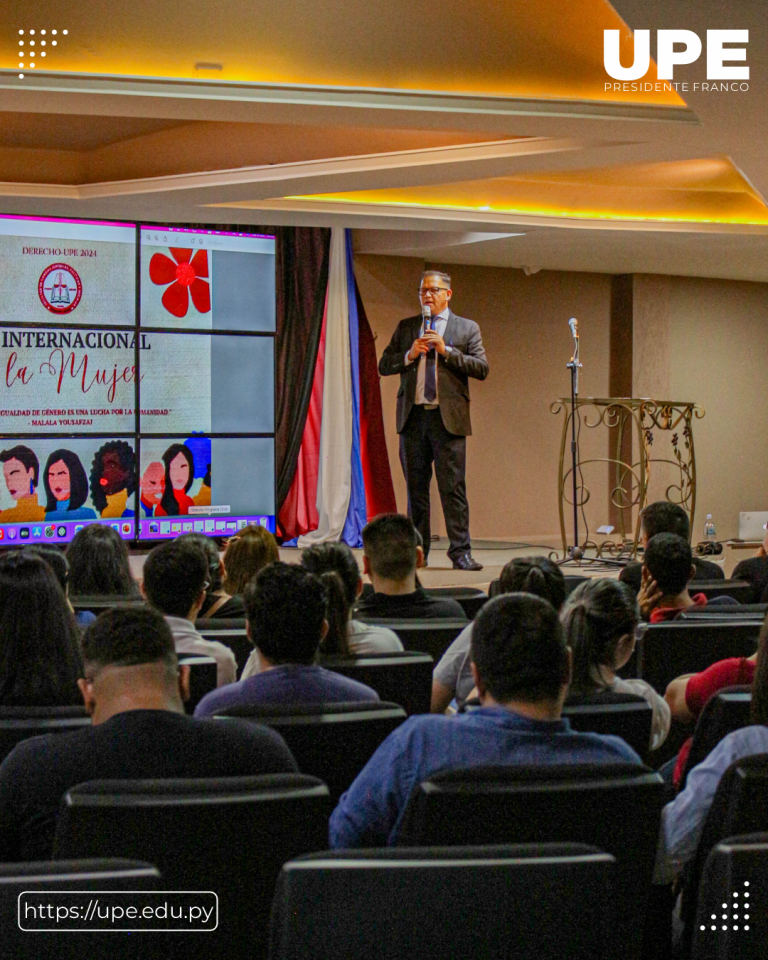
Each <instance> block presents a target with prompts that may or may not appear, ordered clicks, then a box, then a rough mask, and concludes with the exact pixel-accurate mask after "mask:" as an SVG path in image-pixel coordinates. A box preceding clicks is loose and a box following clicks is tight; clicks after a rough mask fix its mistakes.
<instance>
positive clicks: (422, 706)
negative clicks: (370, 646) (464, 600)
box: [321, 650, 435, 716]
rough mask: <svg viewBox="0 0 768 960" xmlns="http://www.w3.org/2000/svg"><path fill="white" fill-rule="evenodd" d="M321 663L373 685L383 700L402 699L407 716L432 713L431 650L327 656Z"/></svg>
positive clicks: (401, 704)
mask: <svg viewBox="0 0 768 960" xmlns="http://www.w3.org/2000/svg"><path fill="white" fill-rule="evenodd" d="M321 663H322V666H324V667H327V669H328V670H333V671H335V672H336V673H341V674H343V675H344V676H345V677H350V678H351V679H352V680H359V681H360V683H365V684H367V685H368V686H369V687H372V688H373V689H374V690H375V691H376V693H378V695H379V697H381V699H382V700H386V701H387V702H389V703H399V704H400V706H401V707H402V708H403V709H404V710H405V712H406V713H407V714H408V716H411V715H412V714H414V713H429V706H430V700H431V696H432V670H433V669H434V666H435V661H434V660H433V659H432V657H431V656H430V655H429V654H428V653H417V652H416V651H414V650H404V651H403V652H402V653H373V654H365V655H363V656H359V657H325V658H324V659H323V660H322V661H321Z"/></svg>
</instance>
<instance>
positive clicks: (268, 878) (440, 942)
mask: <svg viewBox="0 0 768 960" xmlns="http://www.w3.org/2000/svg"><path fill="white" fill-rule="evenodd" d="M662 789H663V787H662V783H661V779H660V777H659V776H658V775H657V774H655V773H653V772H652V771H650V770H647V769H643V768H632V767H626V766H617V767H605V766H595V767H591V766H575V767H574V766H569V767H561V768H549V769H547V770H542V769H541V768H501V769H498V768H477V769H474V770H463V771H452V772H445V773H441V774H437V775H435V776H433V777H431V778H430V779H429V780H427V781H426V782H425V783H423V784H421V786H420V787H419V789H418V790H417V791H415V793H414V795H413V797H412V798H411V801H410V803H409V806H408V809H407V811H406V816H405V820H404V824H403V830H402V832H401V835H400V842H399V845H398V847H397V848H395V849H389V850H386V851H382V850H366V851H338V852H335V853H329V852H318V851H323V850H324V848H325V845H326V829H327V817H328V813H329V811H330V807H331V798H330V794H329V790H328V788H327V786H326V785H325V784H323V783H322V782H321V781H320V780H318V779H316V778H313V777H309V776H304V775H295V774H279V775H270V776H263V777H238V778H231V779H223V780H215V781H208V780H165V781H162V780H161V781H104V782H93V783H88V784H81V785H79V786H77V787H74V788H72V789H71V790H69V791H68V792H67V794H66V796H65V797H64V799H63V801H62V811H61V815H60V818H59V824H58V828H57V833H56V841H55V856H56V858H57V859H60V860H64V861H69V862H67V863H63V864H56V865H51V864H32V865H29V864H28V865H19V866H14V867H10V868H9V867H4V868H0V923H2V927H3V936H4V951H3V953H4V955H5V956H9V957H11V956H12V957H14V958H21V960H24V958H27V957H30V958H31V957H34V958H35V960H40V958H46V957H51V958H52V957H53V956H54V955H55V956H56V958H57V960H62V958H67V957H69V956H74V955H75V954H74V953H69V952H68V951H69V950H71V949H73V948H75V947H76V948H79V950H80V952H79V953H78V956H82V955H83V953H82V950H83V942H82V940H81V938H80V937H78V938H72V939H71V940H70V939H68V938H67V937H65V936H61V937H53V936H50V935H48V936H43V935H40V936H31V935H29V934H26V935H22V934H21V933H20V931H19V930H18V928H17V924H16V919H17V916H18V914H17V911H18V909H19V907H18V903H17V896H18V894H19V893H20V892H21V890H35V889H42V890H56V889H80V890H88V889H96V890H99V889H101V890H104V889H111V890H120V889H131V890H142V889H163V890H202V891H205V890H210V891H215V892H216V893H217V895H218V899H219V905H218V906H219V925H218V928H217V929H216V930H213V931H209V932H206V933H204V934H203V933H198V934H190V935H188V936H185V935H179V934H174V935H172V936H168V935H166V936H165V939H157V940H155V941H154V942H156V943H158V944H160V943H162V944H163V947H162V951H163V952H160V949H159V948H158V950H156V951H155V950H154V949H150V948H149V945H150V944H151V943H153V937H152V935H149V934H142V935H141V936H136V937H134V938H127V937H126V938H120V937H116V936H115V937H109V938H107V937H105V936H104V935H103V934H101V935H99V938H100V939H99V938H97V939H95V940H94V949H93V950H92V951H90V950H89V951H88V952H89V953H91V955H92V956H94V957H96V958H101V957H106V956H109V957H110V958H112V957H123V956H126V957H128V956H131V957H140V956H141V957H148V956H152V957H158V958H160V957H162V958H169V960H171V958H173V960H175V958H179V960H180V958H181V957H183V958H184V960H195V958H200V960H202V958H203V957H206V958H210V957H218V956H221V957H224V956H226V957H227V958H232V960H240V958H245V957H248V958H260V957H266V956H267V955H268V954H269V955H270V956H271V957H272V958H273V960H288V958H294V957H295V958H298V957H299V956H301V957H302V958H318V960H319V958H321V957H323V958H325V957H334V958H337V957H338V958H347V957H349V958H350V960H352V958H353V957H354V958H356V960H357V958H369V957H370V958H371V960H373V958H374V957H376V958H377V960H378V958H381V957H385V958H392V960H395V958H401V957H404V956H407V957H408V958H409V960H420V958H424V960H427V958H428V957H429V958H431V957H434V956H453V955H456V953H457V952H461V953H463V952H467V953H469V954H470V955H482V956H493V957H496V956H498V957H511V956H515V957H516V958H521V957H522V958H531V960H533V958H534V957H536V958H537V960H538V958H539V957H554V956H567V957H569V958H580V957H585V958H586V957H587V956H590V957H594V956H599V957H616V958H619V957H621V958H630V957H637V956H639V955H640V950H641V946H642V942H643V930H644V924H645V910H646V903H647V900H648V896H649V893H650V878H651V871H652V867H653V859H654V852H655V846H656V839H657V835H658V829H659V815H660V811H661V805H662V799H663V798H662ZM766 809H768V755H762V756H753V757H747V758H744V759H742V760H740V761H737V763H735V764H734V765H733V766H732V767H731V768H730V769H729V771H728V772H727V773H726V774H725V776H724V778H723V781H722V782H721V784H720V787H719V789H718V792H717V795H716V797H715V801H714V804H713V807H712V811H711V813H710V815H709V817H708V820H707V823H706V826H705V830H704V837H703V839H702V845H701V848H700V851H699V856H698V858H697V861H696V864H695V865H694V871H693V873H692V875H691V877H690V878H689V883H688V887H687V890H688V891H689V896H688V900H687V902H686V906H685V911H686V919H687V920H688V928H689V930H690V937H689V938H690V939H691V940H692V941H693V948H694V957H695V958H696V960H703V958H705V957H713V958H714V957H719V958H730V957H733V958H734V960H735V958H736V957H739V958H743V957H757V956H758V955H760V956H764V949H765V940H766V936H767V935H768V912H766V910H765V908H764V903H763V897H764V891H765V889H766V888H767V887H768V837H767V836H766V835H765V834H763V835H762V836H760V837H757V838H755V837H746V838H742V835H743V834H747V833H755V832H756V830H758V829H759V828H760V827H761V826H762V828H764V827H765V811H766ZM732 837H739V838H740V839H736V840H733V839H729V838H732ZM487 844H493V845H494V846H492V847H488V846H487ZM521 844H522V846H521ZM582 844H584V845H587V846H579V845H582ZM500 845H502V846H500ZM503 845H509V846H503ZM547 845H550V846H547ZM551 845H554V846H551ZM712 851H714V852H712ZM711 852H712V855H711V856H710V853H711ZM94 858H96V859H98V858H121V861H122V862H118V863H114V862H112V863H110V864H98V863H87V862H86V863H85V864H83V863H82V862H81V861H83V860H86V861H88V860H93V859H94ZM297 858H298V859H297ZM150 864H151V865H153V867H154V868H156V870H155V869H152V867H149V866H148V865H150ZM158 874H159V877H158ZM160 878H162V880H160ZM700 878H701V881H702V882H701V884H700V883H699V879H700ZM745 883H747V884H749V885H750V886H749V892H750V894H751V897H752V902H753V903H754V907H753V910H754V914H753V918H752V919H751V922H749V923H748V925H749V927H750V929H749V930H743V929H742V930H740V931H734V929H733V928H734V924H737V925H738V921H734V919H733V917H732V914H733V913H734V912H735V908H733V907H730V906H729V909H728V911H727V912H728V914H729V916H728V923H727V927H728V929H727V930H726V931H722V929H718V931H717V932H718V933H723V932H726V933H728V936H727V937H722V936H717V937H713V936H711V933H712V931H711V929H710V927H711V923H710V922H709V917H710V915H711V913H712V912H715V913H716V915H717V917H718V924H717V926H718V928H721V927H722V926H723V922H722V920H721V916H722V907H721V906H719V905H721V904H722V903H724V902H725V903H728V904H729V905H730V904H731V903H732V900H733V893H734V892H735V891H738V892H740V894H741V897H742V899H741V902H742V903H743V902H744V900H745V899H747V898H745V897H744V893H745V892H746V891H747V889H748V888H747V887H746V886H745ZM699 890H700V894H699ZM275 891H276V892H275ZM695 894H699V896H698V897H697V896H695ZM726 894H727V895H726ZM273 895H274V905H273V906H272V923H271V938H270V935H269V930H270V906H271V905H272V904H273ZM742 913H743V910H742ZM742 923H743V921H742ZM735 932H740V933H745V934H753V935H752V936H742V937H736V936H735V935H733V934H734V933H735ZM73 941H74V942H73ZM758 944H759V948H758ZM457 947H458V948H459V949H458V951H457ZM758 949H759V951H761V952H760V953H758ZM131 950H134V951H136V952H133V953H132V952H131ZM124 951H126V952H124Z"/></svg>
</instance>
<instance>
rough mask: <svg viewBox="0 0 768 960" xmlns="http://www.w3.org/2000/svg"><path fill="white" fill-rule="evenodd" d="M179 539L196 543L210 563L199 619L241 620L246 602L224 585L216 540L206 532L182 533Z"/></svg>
mask: <svg viewBox="0 0 768 960" xmlns="http://www.w3.org/2000/svg"><path fill="white" fill-rule="evenodd" d="M176 539H177V540H184V541H185V543H194V544H195V545H196V546H198V547H200V549H201V550H202V551H203V553H204V554H205V559H206V562H207V564H208V584H209V586H208V590H207V591H206V594H205V602H204V603H203V605H202V607H201V608H200V612H199V613H198V615H197V618H198V620H206V619H210V618H211V617H215V618H216V619H217V620H239V619H242V618H244V617H245V604H244V603H243V598H242V597H232V596H230V595H229V594H228V593H227V591H226V590H225V589H224V587H223V586H222V578H223V576H224V564H223V562H222V560H221V557H220V556H219V548H218V545H217V543H216V541H215V540H213V539H212V538H211V537H206V535H205V534H204V533H182V535H181V536H180V537H177V538H176Z"/></svg>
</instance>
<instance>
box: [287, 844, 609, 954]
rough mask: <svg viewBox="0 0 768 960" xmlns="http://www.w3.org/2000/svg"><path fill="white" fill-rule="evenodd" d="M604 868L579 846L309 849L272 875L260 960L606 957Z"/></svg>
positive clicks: (595, 854)
mask: <svg viewBox="0 0 768 960" xmlns="http://www.w3.org/2000/svg"><path fill="white" fill-rule="evenodd" d="M614 871H615V863H614V859H613V857H611V856H609V855H607V854H605V853H601V852H600V851H599V850H597V849H595V848H594V847H588V846H585V845H582V844H541V845H525V846H482V847H453V848H451V849H446V848H438V849H434V848H426V849H425V848H411V849H405V850H392V849H388V850H355V851H331V852H327V853H317V854H314V855H311V856H308V857H302V858H301V859H299V860H293V861H291V862H290V863H286V864H285V866H284V867H283V869H282V871H281V873H280V878H279V880H278V884H277V891H276V894H275V902H274V908H273V912H272V926H271V937H270V960H327V958H329V957H332V958H333V960H402V958H408V960H434V958H436V957H444V958H449V957H460V956H467V957H474V956H476V957H480V956H482V957H494V958H495V957H498V958H504V957H515V958H516V960H543V958H551V957H567V958H568V960H588V958H594V957H611V956H613V955H614V951H613V948H612V944H611V941H612V940H613V939H614V934H613V931H612V929H611V928H612V923H611V921H612V916H611V914H612V911H611V906H612V902H613V893H612V881H613V875H614ZM297 918H298V922H297Z"/></svg>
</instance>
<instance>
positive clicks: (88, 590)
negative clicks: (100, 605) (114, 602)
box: [67, 523, 139, 597]
mask: <svg viewBox="0 0 768 960" xmlns="http://www.w3.org/2000/svg"><path fill="white" fill-rule="evenodd" d="M67 561H68V562H69V590H70V593H71V594H72V596H74V597H118V596H119V597H138V596H139V587H138V584H137V583H136V581H135V580H134V579H133V575H132V574H131V565H130V562H129V560H128V547H127V546H126V543H125V541H124V540H122V539H121V538H120V534H119V533H118V532H117V531H116V530H113V529H112V527H110V526H108V525H106V524H98V523H91V524H88V526H85V527H83V529H82V530H78V532H77V533H76V534H75V536H74V537H73V539H72V543H70V545H69V547H68V548H67Z"/></svg>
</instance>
